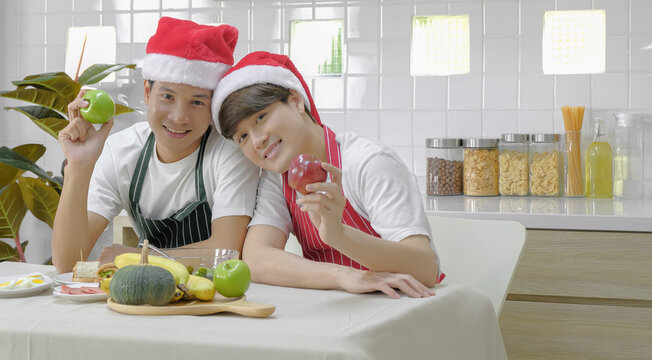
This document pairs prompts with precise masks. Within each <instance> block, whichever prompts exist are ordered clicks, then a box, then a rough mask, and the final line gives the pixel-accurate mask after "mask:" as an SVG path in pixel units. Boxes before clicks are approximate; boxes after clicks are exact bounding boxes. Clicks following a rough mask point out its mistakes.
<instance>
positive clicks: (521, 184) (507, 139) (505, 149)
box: [498, 134, 530, 196]
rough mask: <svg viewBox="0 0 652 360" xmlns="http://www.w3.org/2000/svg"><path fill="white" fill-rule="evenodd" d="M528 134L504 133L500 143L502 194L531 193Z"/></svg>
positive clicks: (524, 194)
mask: <svg viewBox="0 0 652 360" xmlns="http://www.w3.org/2000/svg"><path fill="white" fill-rule="evenodd" d="M529 139H530V136H529V135H528V134H502V135H501V136H500V143H499V144H498V153H499V155H498V165H499V179H498V190H499V192H500V195H507V196H526V195H527V194H528V193H529V181H528V177H529V173H530V166H529V160H530V159H529V155H528V151H529V146H528V140H529Z"/></svg>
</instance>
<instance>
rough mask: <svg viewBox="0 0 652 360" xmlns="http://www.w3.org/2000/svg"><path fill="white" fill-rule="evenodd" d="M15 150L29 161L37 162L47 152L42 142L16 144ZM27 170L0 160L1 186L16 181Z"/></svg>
mask: <svg viewBox="0 0 652 360" xmlns="http://www.w3.org/2000/svg"><path fill="white" fill-rule="evenodd" d="M13 151H14V152H16V153H18V154H20V155H22V156H23V157H24V158H26V159H27V160H29V161H32V162H36V161H37V160H38V159H40V158H41V156H43V154H44V153H45V146H43V145H40V144H24V145H20V146H16V147H15V148H13ZM24 172H25V170H22V169H18V168H15V167H13V166H9V165H7V164H5V163H3V162H0V188H3V187H5V186H7V185H9V184H10V183H12V182H14V181H16V179H18V177H19V176H21V175H23V173H24Z"/></svg>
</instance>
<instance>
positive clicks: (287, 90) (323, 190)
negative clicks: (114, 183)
mask: <svg viewBox="0 0 652 360" xmlns="http://www.w3.org/2000/svg"><path fill="white" fill-rule="evenodd" d="M216 116H217V120H216V121H218V123H219V124H220V129H221V131H222V133H223V135H224V136H225V137H226V138H231V139H233V140H234V141H235V142H236V143H238V145H239V147H240V149H242V151H243V152H244V154H245V155H246V156H247V158H248V159H249V160H251V161H252V162H253V163H255V164H256V165H258V166H260V167H261V168H263V169H264V171H263V173H262V174H261V179H260V183H259V186H258V194H257V201H256V210H255V213H254V217H253V219H252V222H251V223H250V224H249V231H248V233H247V238H246V240H245V245H244V253H243V258H244V260H245V261H246V262H247V263H248V264H249V265H250V267H251V269H252V272H253V278H254V280H255V281H257V282H263V283H269V284H275V285H284V286H295V287H308V288H323V289H333V288H340V289H345V290H347V291H350V292H354V293H361V292H370V291H376V290H380V291H382V292H384V293H386V294H388V295H389V296H391V297H399V296H400V295H399V294H398V292H397V291H396V289H398V290H401V291H403V292H404V293H405V294H407V295H409V296H412V297H426V296H431V295H433V294H434V292H433V291H432V290H431V289H430V288H431V287H432V286H434V284H435V283H437V282H439V281H441V279H442V278H443V275H442V274H441V272H440V271H439V266H438V263H439V261H438V257H437V253H436V251H435V247H434V244H433V242H432V240H431V235H430V227H429V225H428V221H427V218H426V215H425V212H424V210H423V205H422V200H421V195H420V192H419V189H418V186H417V183H416V179H415V177H414V176H413V175H412V174H410V172H409V171H408V169H407V167H406V166H405V165H404V164H403V162H402V161H401V159H400V158H399V157H398V156H397V155H396V154H395V153H394V152H393V151H391V150H390V149H388V148H386V147H384V146H382V145H379V144H375V143H373V142H371V141H369V140H367V139H364V138H361V137H359V136H357V135H355V134H352V133H345V134H335V133H334V132H333V131H332V130H331V129H329V128H328V127H327V126H325V125H323V124H322V123H321V121H320V119H319V114H318V113H317V110H316V108H315V105H314V103H313V101H312V98H311V96H310V92H309V90H308V87H307V86H306V84H305V82H304V81H303V78H302V77H301V75H300V74H299V73H298V71H297V70H296V68H295V67H294V65H293V64H292V63H291V61H290V60H289V58H288V57H286V56H283V55H278V54H271V53H267V52H255V53H252V54H249V55H247V56H246V57H244V58H243V59H242V60H241V61H240V62H239V63H238V64H237V65H236V66H234V67H233V68H232V69H231V70H229V71H228V72H227V73H226V74H225V76H224V77H223V78H222V79H221V80H220V83H219V84H218V87H217V89H216V91H215V95H214V97H213V117H214V118H215V117H216ZM302 153H308V154H313V155H315V156H316V157H317V158H318V159H319V160H321V161H322V168H323V169H324V170H326V171H327V172H328V173H329V176H330V181H329V182H325V183H315V184H312V185H309V188H308V190H309V191H312V193H311V194H308V195H304V196H301V195H300V194H298V193H297V192H296V191H295V190H294V189H292V188H290V186H289V185H288V174H287V170H288V167H289V164H290V161H291V160H292V159H293V158H294V157H295V156H297V155H299V154H302ZM289 232H293V233H294V234H295V235H296V237H297V239H298V241H299V243H300V245H301V247H302V251H303V258H302V257H298V256H295V255H293V254H291V253H288V252H285V251H283V248H284V245H285V242H286V239H287V237H288V233H289Z"/></svg>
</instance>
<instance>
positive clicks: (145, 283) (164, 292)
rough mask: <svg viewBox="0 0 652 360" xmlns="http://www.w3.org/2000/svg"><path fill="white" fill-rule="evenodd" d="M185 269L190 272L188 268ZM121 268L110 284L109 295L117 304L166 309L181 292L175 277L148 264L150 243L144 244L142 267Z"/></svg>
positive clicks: (140, 264) (128, 266)
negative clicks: (152, 306)
mask: <svg viewBox="0 0 652 360" xmlns="http://www.w3.org/2000/svg"><path fill="white" fill-rule="evenodd" d="M123 255H126V254H123ZM114 261H115V262H116V265H117V264H118V258H117V257H116V260H114ZM180 265H181V264H180ZM181 266H182V267H183V269H184V270H185V269H186V267H185V266H183V265H181ZM118 267H119V269H118V271H116V272H115V274H114V275H113V277H112V278H111V283H110V284H109V293H110V294H111V298H113V301H115V302H116V303H118V304H125V305H145V304H149V305H154V306H162V305H166V304H168V303H169V302H170V300H172V298H173V297H174V293H175V291H176V289H177V284H176V282H175V278H174V276H173V275H172V273H171V272H170V271H168V270H166V269H164V268H162V267H159V266H152V265H150V264H149V263H148V255H147V240H145V244H144V245H143V250H142V252H141V255H140V262H139V263H138V264H136V265H126V266H124V267H120V266H119V265H118Z"/></svg>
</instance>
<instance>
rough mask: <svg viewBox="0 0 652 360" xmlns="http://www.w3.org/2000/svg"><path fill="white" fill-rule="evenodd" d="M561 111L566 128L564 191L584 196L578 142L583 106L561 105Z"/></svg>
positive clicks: (571, 194) (568, 193)
mask: <svg viewBox="0 0 652 360" xmlns="http://www.w3.org/2000/svg"><path fill="white" fill-rule="evenodd" d="M561 111H562V115H563V116H564V128H565V129H566V146H565V160H566V161H565V164H566V173H565V174H566V176H565V179H564V180H565V181H564V184H565V186H564V193H565V195H566V196H584V177H583V176H582V151H581V144H580V139H581V137H582V132H581V130H582V122H583V120H584V106H577V107H571V106H562V107H561Z"/></svg>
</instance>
